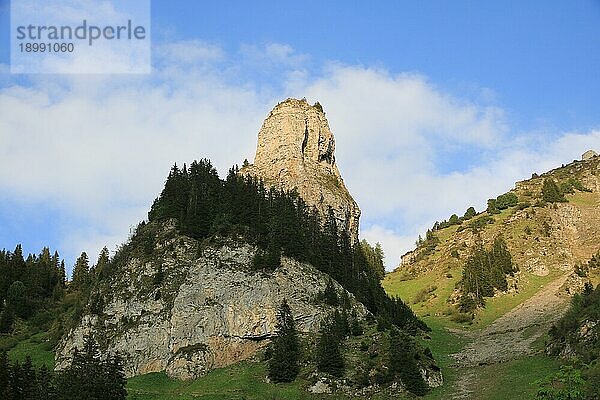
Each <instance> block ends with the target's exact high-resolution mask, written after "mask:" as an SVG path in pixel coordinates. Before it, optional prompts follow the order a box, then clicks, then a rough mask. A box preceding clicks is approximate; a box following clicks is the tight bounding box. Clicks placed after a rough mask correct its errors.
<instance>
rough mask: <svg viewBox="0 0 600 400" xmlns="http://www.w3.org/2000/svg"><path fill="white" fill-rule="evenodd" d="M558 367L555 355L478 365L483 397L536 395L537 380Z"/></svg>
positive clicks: (529, 396) (481, 395)
mask: <svg viewBox="0 0 600 400" xmlns="http://www.w3.org/2000/svg"><path fill="white" fill-rule="evenodd" d="M559 368H560V362H559V361H558V360H556V359H553V358H550V357H546V356H542V355H534V356H530V357H525V358H520V359H517V360H512V361H509V362H506V363H502V364H494V365H488V366H484V367H480V368H479V369H478V378H479V385H478V387H480V388H481V393H480V394H479V396H480V398H482V399H490V400H495V399H498V400H502V399H535V397H536V393H537V389H538V387H537V385H536V384H535V382H536V381H537V380H540V379H543V378H545V377H546V376H548V375H552V374H554V373H555V372H557V371H558V369H559Z"/></svg>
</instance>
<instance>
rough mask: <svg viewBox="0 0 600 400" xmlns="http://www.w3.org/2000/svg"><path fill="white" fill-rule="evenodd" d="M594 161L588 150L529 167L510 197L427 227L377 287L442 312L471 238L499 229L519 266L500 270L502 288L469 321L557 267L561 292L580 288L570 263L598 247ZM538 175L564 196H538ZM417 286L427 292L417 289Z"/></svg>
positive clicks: (448, 306) (516, 298) (550, 276)
mask: <svg viewBox="0 0 600 400" xmlns="http://www.w3.org/2000/svg"><path fill="white" fill-rule="evenodd" d="M599 165H600V158H599V157H593V158H591V159H589V160H586V161H575V162H573V163H571V164H569V165H566V166H564V167H561V168H557V169H555V170H552V171H549V172H547V173H545V174H542V175H540V176H537V175H535V174H534V176H533V177H532V178H531V179H528V180H525V181H521V182H517V183H516V185H515V188H514V189H513V190H511V191H510V192H509V193H512V194H514V195H516V197H517V203H516V205H514V206H509V207H507V208H505V209H503V210H499V212H498V213H491V212H488V211H484V212H482V213H479V214H477V215H475V216H473V217H472V218H469V219H461V220H460V221H459V222H458V223H457V224H454V225H450V226H444V227H443V228H441V229H438V230H432V231H431V232H430V233H429V235H428V236H430V238H429V239H425V241H424V242H423V243H422V244H421V245H420V246H418V247H417V248H416V249H415V250H413V251H411V252H409V253H407V254H406V255H404V256H403V258H402V262H401V264H400V266H399V267H398V268H397V269H396V270H395V271H394V272H392V273H390V274H388V275H387V276H386V278H385V280H384V281H383V285H384V287H385V288H386V290H387V291H388V293H391V294H400V295H401V296H403V298H406V299H407V300H409V299H412V300H413V302H414V306H413V309H414V310H415V312H417V314H421V315H425V314H428V313H429V314H432V315H435V316H438V317H441V318H449V317H451V316H452V313H453V307H454V306H455V305H457V303H458V300H459V295H460V281H461V278H462V272H463V266H464V264H465V262H466V261H467V259H468V258H469V256H470V255H471V253H472V251H473V248H474V247H475V245H476V244H477V243H482V244H483V246H485V247H488V248H489V246H491V244H492V242H493V241H494V239H495V238H497V237H502V238H503V239H504V241H505V242H506V245H507V248H508V250H509V251H510V253H511V256H512V260H513V263H514V264H515V265H516V266H517V268H518V271H517V272H516V273H515V275H514V277H511V276H508V277H507V281H508V290H507V291H505V292H499V291H496V294H495V296H494V297H491V298H486V307H485V308H483V309H479V310H478V311H477V312H476V314H475V321H474V323H475V325H477V326H479V325H481V326H484V325H487V324H489V323H490V322H492V321H493V320H494V319H496V318H498V317H499V316H501V315H502V314H503V313H505V312H507V311H508V310H510V309H511V308H513V307H515V306H517V305H518V304H520V303H521V302H523V301H525V300H526V299H527V298H529V297H531V296H532V295H533V294H535V293H536V292H537V291H538V290H539V289H540V287H541V286H543V285H545V284H548V283H549V282H552V281H554V280H555V279H559V278H561V277H563V276H564V275H567V276H568V278H566V282H565V289H566V291H565V294H569V293H573V292H575V291H577V290H580V289H581V287H582V285H583V282H584V279H583V278H582V277H580V276H578V275H577V274H575V273H574V267H575V265H577V264H579V263H584V262H587V260H589V259H590V258H591V257H592V256H593V255H594V254H596V253H597V252H598V251H599V250H600V240H599V239H598V238H599V237H600V178H599V173H600V170H599ZM545 180H553V181H555V182H556V184H557V185H558V186H562V187H563V190H564V191H565V192H566V193H565V194H564V196H565V199H566V200H567V201H566V202H545V201H544V200H543V195H542V187H543V185H544V181H545ZM573 186H577V187H579V189H582V190H579V189H577V188H574V187H573ZM569 192H571V193H569ZM423 291H429V293H426V294H425V295H423Z"/></svg>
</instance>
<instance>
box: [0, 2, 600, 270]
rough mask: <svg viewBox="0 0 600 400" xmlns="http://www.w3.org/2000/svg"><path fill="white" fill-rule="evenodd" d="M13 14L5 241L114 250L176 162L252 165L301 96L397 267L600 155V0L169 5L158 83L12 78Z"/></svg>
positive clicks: (6, 101) (3, 168) (0, 203)
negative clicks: (538, 180) (265, 133)
mask: <svg viewBox="0 0 600 400" xmlns="http://www.w3.org/2000/svg"><path fill="white" fill-rule="evenodd" d="M71 1H72V0H71ZM370 3H374V2H370ZM9 8H10V7H9V2H8V1H6V0H0V26H1V29H0V248H8V249H13V248H14V246H15V245H16V244H17V243H22V244H23V245H24V248H25V250H26V251H30V252H37V251H39V250H40V248H41V247H42V246H43V245H50V246H51V247H52V248H53V249H54V248H56V249H58V250H59V252H60V253H61V254H62V255H64V256H65V257H66V258H67V263H68V264H72V263H73V261H74V258H75V257H76V256H77V254H78V253H79V252H80V251H82V250H86V251H88V252H89V253H90V254H91V258H92V259H95V257H96V254H97V252H98V250H99V248H100V247H101V246H102V245H104V244H106V245H108V246H109V248H111V250H114V248H115V246H116V245H117V243H119V242H122V241H123V240H125V239H126V237H127V234H128V233H129V232H128V231H129V228H130V227H131V226H133V225H135V223H136V222H137V221H139V220H140V219H141V218H144V215H145V211H146V210H147V208H148V207H149V204H151V202H152V200H153V198H154V197H155V196H156V194H158V192H159V191H160V188H161V186H162V182H163V180H164V177H165V175H166V173H167V172H168V166H169V165H170V164H171V163H173V162H175V161H177V162H186V161H187V162H189V161H191V160H193V159H194V158H201V157H205V156H208V157H210V158H212V159H213V160H214V161H215V164H216V165H217V166H218V167H219V169H220V171H221V172H224V171H225V169H226V168H227V166H229V165H231V164H233V163H234V162H241V160H243V158H249V159H251V158H252V157H253V154H254V146H255V140H256V134H257V132H258V129H259V128H260V124H261V122H262V120H263V119H264V117H265V116H266V114H267V113H268V111H269V109H270V108H272V107H273V105H274V104H276V103H277V101H280V100H282V99H284V98H286V97H289V96H296V97H304V96H306V97H307V98H308V99H309V100H311V101H316V100H319V101H320V102H321V103H322V104H323V105H324V107H325V110H326V112H327V115H328V117H329V121H330V124H331V127H332V130H333V132H334V135H335V137H336V140H337V160H338V162H339V164H340V169H341V172H342V175H343V176H344V178H345V181H346V184H347V186H348V187H349V188H350V190H351V191H352V193H353V195H354V196H355V197H356V198H357V200H358V202H359V205H360V206H361V208H362V210H363V217H362V220H361V235H362V236H363V237H366V238H367V239H369V240H371V241H377V240H378V241H381V242H382V243H383V245H384V250H385V251H386V253H387V255H388V258H387V259H386V262H387V264H388V267H393V266H394V264H395V263H396V262H397V259H398V256H399V255H400V254H401V253H403V252H404V251H406V250H408V249H409V248H410V246H411V243H412V242H414V239H415V238H416V236H417V235H418V233H422V232H423V230H424V229H426V227H428V226H430V225H431V224H432V223H433V222H434V221H435V220H438V219H444V218H447V217H448V215H450V214H451V213H453V212H457V213H460V212H463V211H464V209H466V208H467V207H468V206H469V205H475V206H477V207H478V208H481V207H483V206H484V204H485V200H486V199H487V198H488V197H492V196H496V195H497V194H499V193H501V192H503V191H506V190H508V189H510V187H511V185H512V183H513V182H514V181H515V180H517V179H524V178H526V177H528V176H529V175H530V173H531V172H534V171H537V172H541V171H543V170H545V169H549V168H552V167H554V166H556V165H560V164H561V163H566V162H569V161H571V160H573V159H574V158H577V157H579V156H580V154H581V153H582V152H583V151H584V150H586V149H587V148H596V149H597V150H598V149H600V131H599V128H600V115H599V113H598V104H600V2H599V1H572V2H561V1H528V2H475V1H453V2H446V1H430V2H404V1H389V2H386V1H382V2H376V3H375V4H368V3H367V2H357V1H350V2H348V1H345V2H334V1H330V2H323V1H320V2H317V1H304V2H292V1H290V2H275V1H272V2H271V1H256V2H245V1H244V2H243V1H239V2H227V4H218V3H217V2H198V1H184V0H178V1H156V0H155V1H153V2H152V39H153V66H154V71H153V73H152V74H150V75H149V76H124V75H78V76H61V75H12V74H10V73H8V63H9V49H8V44H9V39H8V38H9V36H8V35H9V31H8V26H9V19H10V18H9V17H10V15H9V14H10V13H9ZM142 143H144V144H142ZM142 170H143V172H141V171H142ZM372 193H378V195H377V196H373V195H372ZM440 193H441V195H440Z"/></svg>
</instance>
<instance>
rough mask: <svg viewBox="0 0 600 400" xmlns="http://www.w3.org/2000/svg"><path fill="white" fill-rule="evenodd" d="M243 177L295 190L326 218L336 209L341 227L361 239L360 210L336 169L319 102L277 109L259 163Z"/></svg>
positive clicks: (262, 134)
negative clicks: (247, 175)
mask: <svg viewBox="0 0 600 400" xmlns="http://www.w3.org/2000/svg"><path fill="white" fill-rule="evenodd" d="M241 173H243V174H250V175H253V176H256V177H259V178H261V179H263V180H264V182H265V184H266V185H267V186H277V187H280V188H283V189H286V190H294V189H295V190H296V191H297V192H298V194H299V195H300V197H302V199H303V200H304V201H305V202H306V203H307V204H309V205H310V206H314V207H316V209H317V211H318V212H319V214H320V215H321V217H322V218H327V217H328V214H329V208H331V210H332V211H333V214H334V216H335V218H336V219H337V223H338V227H339V228H340V229H344V230H346V231H347V232H348V233H349V235H350V239H351V241H352V242H355V241H356V240H358V223H359V218H360V209H359V208H358V205H357V204H356V202H355V201H354V199H353V198H352V196H351V195H350V193H349V192H348V189H346V186H345V185H344V181H343V180H342V177H341V175H340V172H339V170H338V168H337V166H336V163H335V140H334V138H333V133H332V132H331V130H330V129H329V124H328V122H327V118H325V113H324V112H323V109H322V107H321V105H320V104H319V103H316V104H315V105H312V106H311V105H310V104H308V102H307V101H306V100H296V99H287V100H285V101H283V102H282V103H279V104H278V105H277V106H275V108H274V109H273V110H272V111H271V112H270V113H269V115H268V117H267V119H266V120H265V122H264V123H263V125H262V128H261V129H260V131H259V133H258V146H257V148H256V156H255V158H254V164H250V165H247V166H244V167H243V168H242V170H241Z"/></svg>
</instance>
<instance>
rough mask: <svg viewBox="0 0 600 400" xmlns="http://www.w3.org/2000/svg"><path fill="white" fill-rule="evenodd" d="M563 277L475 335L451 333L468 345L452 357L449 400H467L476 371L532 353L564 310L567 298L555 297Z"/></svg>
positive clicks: (471, 392)
mask: <svg viewBox="0 0 600 400" xmlns="http://www.w3.org/2000/svg"><path fill="white" fill-rule="evenodd" d="M569 275H570V273H567V274H565V275H563V276H561V277H560V278H558V279H556V280H555V281H553V282H551V283H550V284H548V285H547V286H546V287H544V288H543V289H542V290H540V291H539V292H538V293H536V294H535V295H534V296H533V297H531V298H530V299H528V300H526V301H525V302H523V303H521V304H520V305H518V306H517V307H515V308H513V309H512V310H510V311H509V312H508V313H506V314H504V315H503V316H502V317H500V318H498V319H497V320H496V321H494V322H493V323H492V324H491V325H489V326H487V327H485V328H483V329H480V330H477V331H463V330H458V329H453V330H451V332H452V333H454V334H457V335H460V336H463V337H465V338H467V339H469V341H470V342H469V343H468V344H467V345H466V346H465V347H464V348H463V349H462V350H461V351H460V352H458V353H456V354H453V355H452V357H453V358H454V359H455V361H456V362H455V364H454V367H455V368H457V369H458V370H459V377H458V379H457V382H456V385H455V394H454V396H453V397H452V398H453V399H470V398H476V397H473V396H474V395H475V394H474V392H473V388H474V387H477V385H476V380H477V369H476V368H477V367H478V366H480V365H487V364H494V363H500V362H504V361H508V360H511V359H514V358H518V357H522V356H524V355H528V354H532V353H533V352H534V350H533V348H532V345H533V342H535V341H536V340H537V339H538V338H539V337H540V336H542V335H543V334H544V333H545V332H547V331H548V329H550V326H551V325H552V323H554V322H555V321H556V320H557V319H558V318H560V316H561V315H562V313H563V312H564V311H565V310H566V308H567V304H568V299H569V298H568V297H567V296H561V295H560V294H559V291H560V288H561V287H562V286H563V285H564V283H565V282H566V280H567V279H568V277H569Z"/></svg>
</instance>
